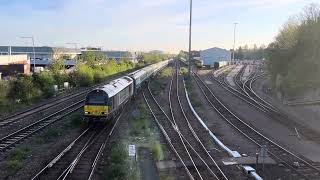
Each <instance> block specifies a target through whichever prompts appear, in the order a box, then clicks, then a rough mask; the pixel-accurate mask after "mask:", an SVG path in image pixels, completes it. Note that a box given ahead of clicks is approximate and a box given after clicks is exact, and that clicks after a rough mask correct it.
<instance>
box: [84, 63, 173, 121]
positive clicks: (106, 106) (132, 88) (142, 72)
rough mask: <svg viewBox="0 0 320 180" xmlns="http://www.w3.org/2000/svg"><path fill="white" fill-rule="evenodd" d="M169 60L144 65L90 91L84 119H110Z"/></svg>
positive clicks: (86, 101) (86, 100)
mask: <svg viewBox="0 0 320 180" xmlns="http://www.w3.org/2000/svg"><path fill="white" fill-rule="evenodd" d="M171 61H172V59H170V60H166V61H161V62H158V63H155V64H152V65H149V66H146V67H144V68H142V69H139V70H137V71H134V72H132V73H129V74H127V75H125V76H123V77H120V78H118V79H115V80H113V81H111V82H109V83H108V84H106V85H103V86H101V87H99V88H96V89H94V90H92V91H90V92H89V93H88V94H87V96H86V99H85V105H84V119H85V120H88V121H95V120H108V119H111V118H112V117H114V116H115V115H116V114H117V113H118V112H119V110H120V109H121V108H122V107H123V106H124V104H125V103H126V102H128V100H129V99H130V98H132V97H133V96H135V95H136V94H137V92H138V91H139V90H140V88H141V86H142V85H143V84H144V83H145V82H147V80H149V79H150V77H151V76H153V75H154V74H156V73H157V72H158V71H159V70H161V69H163V68H164V67H166V66H167V65H168V64H169V63H170V62H171Z"/></svg>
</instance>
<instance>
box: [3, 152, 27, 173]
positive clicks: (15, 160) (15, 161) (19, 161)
mask: <svg viewBox="0 0 320 180" xmlns="http://www.w3.org/2000/svg"><path fill="white" fill-rule="evenodd" d="M30 152H31V151H30V149H29V148H20V149H16V150H15V151H13V152H12V153H11V154H10V157H9V158H10V159H9V161H8V167H9V171H10V173H15V172H16V171H17V170H19V169H20V168H22V167H23V163H24V161H25V159H27V157H28V156H29V155H30Z"/></svg>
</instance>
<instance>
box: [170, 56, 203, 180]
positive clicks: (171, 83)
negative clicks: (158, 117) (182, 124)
mask: <svg viewBox="0 0 320 180" xmlns="http://www.w3.org/2000/svg"><path fill="white" fill-rule="evenodd" d="M176 66H177V62H175V67H176ZM177 73H178V72H177V68H174V70H173V72H172V78H171V81H170V87H169V96H168V98H169V107H170V114H171V118H172V122H173V125H174V126H175V128H176V129H177V131H179V132H180V130H179V127H178V126H177V123H176V120H175V117H174V113H173V108H172V100H171V92H172V86H173V79H174V75H175V74H177ZM178 135H179V138H180V141H181V142H182V145H183V147H184V149H185V150H186V153H187V154H188V156H189V158H190V160H191V162H192V164H193V166H194V167H195V170H196V172H197V174H198V176H199V177H200V179H203V178H202V176H201V174H200V172H199V170H198V168H197V166H196V164H195V162H194V160H193V158H192V157H191V154H190V152H189V151H188V149H187V147H186V145H185V143H184V141H183V139H182V137H181V136H182V135H181V134H180V133H179V134H178Z"/></svg>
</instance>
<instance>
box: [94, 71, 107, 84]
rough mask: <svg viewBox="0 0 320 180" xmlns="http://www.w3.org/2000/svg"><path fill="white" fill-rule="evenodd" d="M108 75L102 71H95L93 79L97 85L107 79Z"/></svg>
mask: <svg viewBox="0 0 320 180" xmlns="http://www.w3.org/2000/svg"><path fill="white" fill-rule="evenodd" d="M106 76H107V75H106V73H105V72H103V71H102V70H101V69H95V70H94V75H93V79H94V82H95V83H101V82H102V81H103V80H104V79H105V78H106Z"/></svg>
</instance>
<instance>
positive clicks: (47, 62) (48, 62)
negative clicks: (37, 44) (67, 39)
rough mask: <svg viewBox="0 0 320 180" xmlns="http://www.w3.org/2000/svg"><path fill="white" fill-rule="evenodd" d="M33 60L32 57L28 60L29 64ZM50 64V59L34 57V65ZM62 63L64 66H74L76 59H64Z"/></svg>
mask: <svg viewBox="0 0 320 180" xmlns="http://www.w3.org/2000/svg"><path fill="white" fill-rule="evenodd" d="M33 63H34V61H33V59H31V60H30V64H33ZM50 64H52V60H49V59H44V60H39V59H36V65H42V66H48V65H50ZM64 65H65V66H75V65H76V61H75V60H65V61H64Z"/></svg>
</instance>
